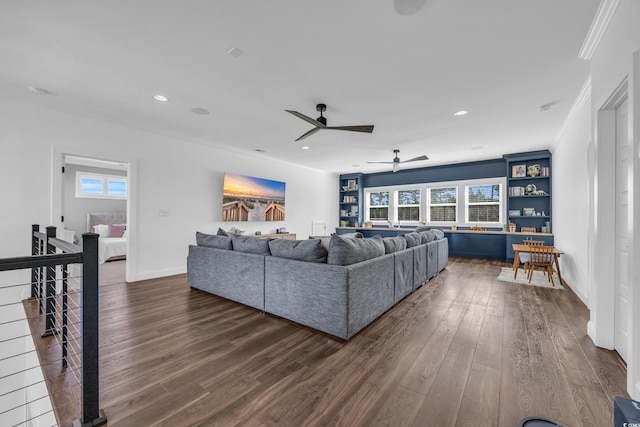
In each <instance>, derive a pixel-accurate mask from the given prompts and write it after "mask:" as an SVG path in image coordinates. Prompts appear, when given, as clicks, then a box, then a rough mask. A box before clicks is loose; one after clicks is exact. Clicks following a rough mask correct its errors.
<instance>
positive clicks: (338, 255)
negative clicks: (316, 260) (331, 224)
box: [327, 234, 384, 265]
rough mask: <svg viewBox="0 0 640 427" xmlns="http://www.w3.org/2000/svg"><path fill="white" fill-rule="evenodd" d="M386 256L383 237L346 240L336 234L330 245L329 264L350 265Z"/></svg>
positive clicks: (332, 237)
mask: <svg viewBox="0 0 640 427" xmlns="http://www.w3.org/2000/svg"><path fill="white" fill-rule="evenodd" d="M382 255H384V244H383V243H382V237H380V236H379V235H378V236H374V237H362V238H358V239H352V238H348V237H347V238H344V237H343V235H338V234H334V235H332V236H331V242H330V243H329V255H328V256H327V264H334V265H350V264H355V263H358V262H362V261H366V260H368V259H371V258H376V257H379V256H382Z"/></svg>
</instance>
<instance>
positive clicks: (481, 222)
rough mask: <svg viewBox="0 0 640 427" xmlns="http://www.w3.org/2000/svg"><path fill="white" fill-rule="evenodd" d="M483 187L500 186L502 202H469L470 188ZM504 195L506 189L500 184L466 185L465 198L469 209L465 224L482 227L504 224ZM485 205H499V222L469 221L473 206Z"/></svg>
mask: <svg viewBox="0 0 640 427" xmlns="http://www.w3.org/2000/svg"><path fill="white" fill-rule="evenodd" d="M483 185H498V187H499V188H498V191H499V194H500V200H498V201H497V202H482V203H472V202H470V201H469V188H470V187H480V186H483ZM503 194H504V187H502V186H501V184H498V183H482V184H469V185H466V186H465V187H464V198H465V205H466V207H467V209H466V212H465V222H466V223H467V224H471V223H473V224H480V225H485V224H504V218H505V217H504V216H503V215H502V211H503V205H504V199H503ZM485 205H497V206H498V222H497V223H496V222H494V221H469V208H470V207H471V206H485Z"/></svg>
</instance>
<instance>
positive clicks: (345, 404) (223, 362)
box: [100, 257, 628, 427]
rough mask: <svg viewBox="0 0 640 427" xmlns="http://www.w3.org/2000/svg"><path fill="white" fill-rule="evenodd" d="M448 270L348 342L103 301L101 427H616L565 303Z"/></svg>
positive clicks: (163, 295)
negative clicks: (105, 426) (543, 422)
mask: <svg viewBox="0 0 640 427" xmlns="http://www.w3.org/2000/svg"><path fill="white" fill-rule="evenodd" d="M503 266H506V264H505V263H503V262H497V261H489V260H478V259H468V258H456V257H453V258H451V259H450V262H449V266H448V268H447V269H446V270H445V271H444V272H442V273H441V274H440V275H439V276H437V277H436V278H434V279H432V280H431V281H430V282H429V283H427V284H426V285H425V286H423V287H422V288H421V289H419V290H418V291H416V292H415V293H413V294H411V295H409V296H408V297H407V298H405V299H404V300H402V301H401V302H400V303H398V304H397V305H396V306H395V307H394V308H392V309H391V310H390V311H388V312H387V313H385V314H384V315H383V316H381V317H380V318H379V319H378V320H376V321H375V322H374V323H373V324H371V325H370V326H369V327H367V328H366V329H365V330H363V331H362V332H361V333H359V334H358V335H356V336H355V337H353V338H352V339H351V340H350V341H348V342H342V341H338V340H336V339H333V338H331V337H328V336H326V335H325V334H322V333H319V332H317V331H314V330H312V329H309V328H306V327H303V326H300V325H296V324H294V323H292V322H289V321H287V320H284V319H279V318H275V317H272V316H268V315H265V314H263V313H260V312H259V311H257V310H254V309H252V308H248V307H245V306H243V305H241V304H237V303H234V302H231V301H227V300H224V299H222V298H219V297H216V296H213V295H210V294H208V293H205V292H202V291H198V290H191V289H190V288H189V287H188V284H187V281H186V277H185V276H174V277H169V278H162V279H154V280H149V281H143V282H136V283H130V284H124V283H119V284H118V283H117V284H110V285H108V286H101V288H100V299H101V301H100V303H101V310H100V313H101V332H100V333H101V336H100V342H101V348H100V351H101V361H100V376H101V407H102V408H103V410H104V412H105V413H106V416H107V417H108V420H109V426H112V427H113V426H227V425H243V426H258V425H260V426H265V425H266V426H296V427H297V426H436V427H446V426H482V427H490V426H500V427H502V426H504V427H514V426H516V424H517V422H518V420H519V419H520V418H522V417H524V416H529V415H541V416H545V417H548V418H550V419H553V420H554V421H556V422H558V423H560V424H563V425H565V426H569V427H578V426H598V427H603V426H611V425H613V397H614V396H625V397H628V396H627V394H626V393H625V391H624V390H625V384H626V371H625V368H624V367H623V366H622V365H621V363H620V362H619V359H618V358H617V357H616V354H615V353H614V352H610V351H606V350H602V349H598V348H596V347H594V346H593V344H592V343H591V340H590V339H589V338H588V337H587V336H586V323H587V321H588V319H589V313H588V310H587V309H586V307H585V306H584V305H583V304H582V303H581V302H580V300H579V299H578V298H577V297H576V296H575V294H574V293H573V292H572V291H571V290H569V289H567V290H565V291H560V290H553V289H545V288H538V287H531V286H522V285H515V284H511V283H505V282H498V281H496V277H497V276H498V274H499V272H500V269H501V267H503Z"/></svg>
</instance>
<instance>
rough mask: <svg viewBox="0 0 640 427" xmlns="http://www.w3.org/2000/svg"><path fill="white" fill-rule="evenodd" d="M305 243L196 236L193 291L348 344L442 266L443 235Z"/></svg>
mask: <svg viewBox="0 0 640 427" xmlns="http://www.w3.org/2000/svg"><path fill="white" fill-rule="evenodd" d="M358 235H359V233H352V235H332V236H331V237H330V238H324V239H319V238H317V239H312V238H310V239H309V240H285V239H260V238H256V237H252V236H223V235H215V236H214V235H208V234H203V233H197V234H196V243H197V244H196V245H191V246H189V255H188V257H187V270H188V279H189V285H190V286H191V287H192V288H196V289H200V290H203V291H207V292H210V293H212V294H215V295H218V296H221V297H223V298H227V299H230V300H233V301H237V302H240V303H242V304H246V305H248V306H251V307H254V308H257V309H258V310H262V311H264V312H266V313H270V314H273V315H276V316H280V317H283V318H286V319H289V320H292V321H294V322H297V323H300V324H302V325H305V326H309V327H311V328H314V329H317V330H320V331H323V332H326V333H328V334H330V335H334V336H336V337H339V338H342V339H345V340H348V339H349V338H351V337H352V336H353V335H355V334H356V333H358V332H359V331H360V330H361V329H362V328H364V327H365V326H367V325H368V324H370V323H371V322H373V321H374V320H375V319H376V318H377V317H379V316H380V315H381V314H383V313H384V312H385V311H387V310H389V309H390V308H391V307H393V305H394V304H396V303H397V302H398V301H400V300H401V299H403V298H404V297H406V296H407V295H409V294H410V293H412V292H414V291H415V290H416V289H418V288H419V287H420V286H422V285H423V284H424V283H426V282H427V281H428V280H429V279H431V278H432V277H434V276H435V275H436V274H437V273H438V272H440V271H442V270H443V269H444V268H446V266H447V262H448V241H447V239H446V238H445V237H444V233H442V232H441V231H440V230H424V231H420V232H414V233H408V234H406V235H403V236H398V237H387V238H384V239H383V238H381V237H380V236H375V237H372V238H363V237H361V235H360V236H358Z"/></svg>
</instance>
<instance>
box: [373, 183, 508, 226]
mask: <svg viewBox="0 0 640 427" xmlns="http://www.w3.org/2000/svg"><path fill="white" fill-rule="evenodd" d="M494 184H497V185H499V188H500V201H499V210H498V212H499V221H498V222H476V221H473V222H469V220H468V219H469V206H470V204H469V201H468V189H467V188H468V187H472V186H477V185H494ZM448 187H456V188H457V190H456V195H457V200H456V220H455V221H431V218H430V203H431V199H430V191H431V189H438V188H448ZM506 188H507V178H506V177H504V176H500V177H493V178H480V179H467V180H459V181H442V182H429V183H417V184H404V185H389V186H382V187H368V188H363V191H364V199H365V210H364V221H365V222H368V221H369V222H371V223H372V224H374V225H378V226H380V225H388V224H389V222H391V223H392V224H394V225H397V226H398V225H399V226H401V227H402V226H407V227H411V226H417V225H419V224H420V223H421V222H422V219H425V221H426V225H430V226H436V227H443V226H444V227H450V226H452V225H456V226H460V227H472V226H482V227H487V228H502V227H503V225H504V222H505V219H506V218H507V216H506V208H507V194H506V191H507V190H506ZM418 189H419V190H420V215H421V216H420V220H419V221H398V214H397V212H398V211H397V207H398V206H399V204H398V191H402V190H418ZM381 191H388V192H389V207H388V208H389V210H388V213H389V219H388V220H375V219H371V218H370V217H369V193H375V192H381Z"/></svg>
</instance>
